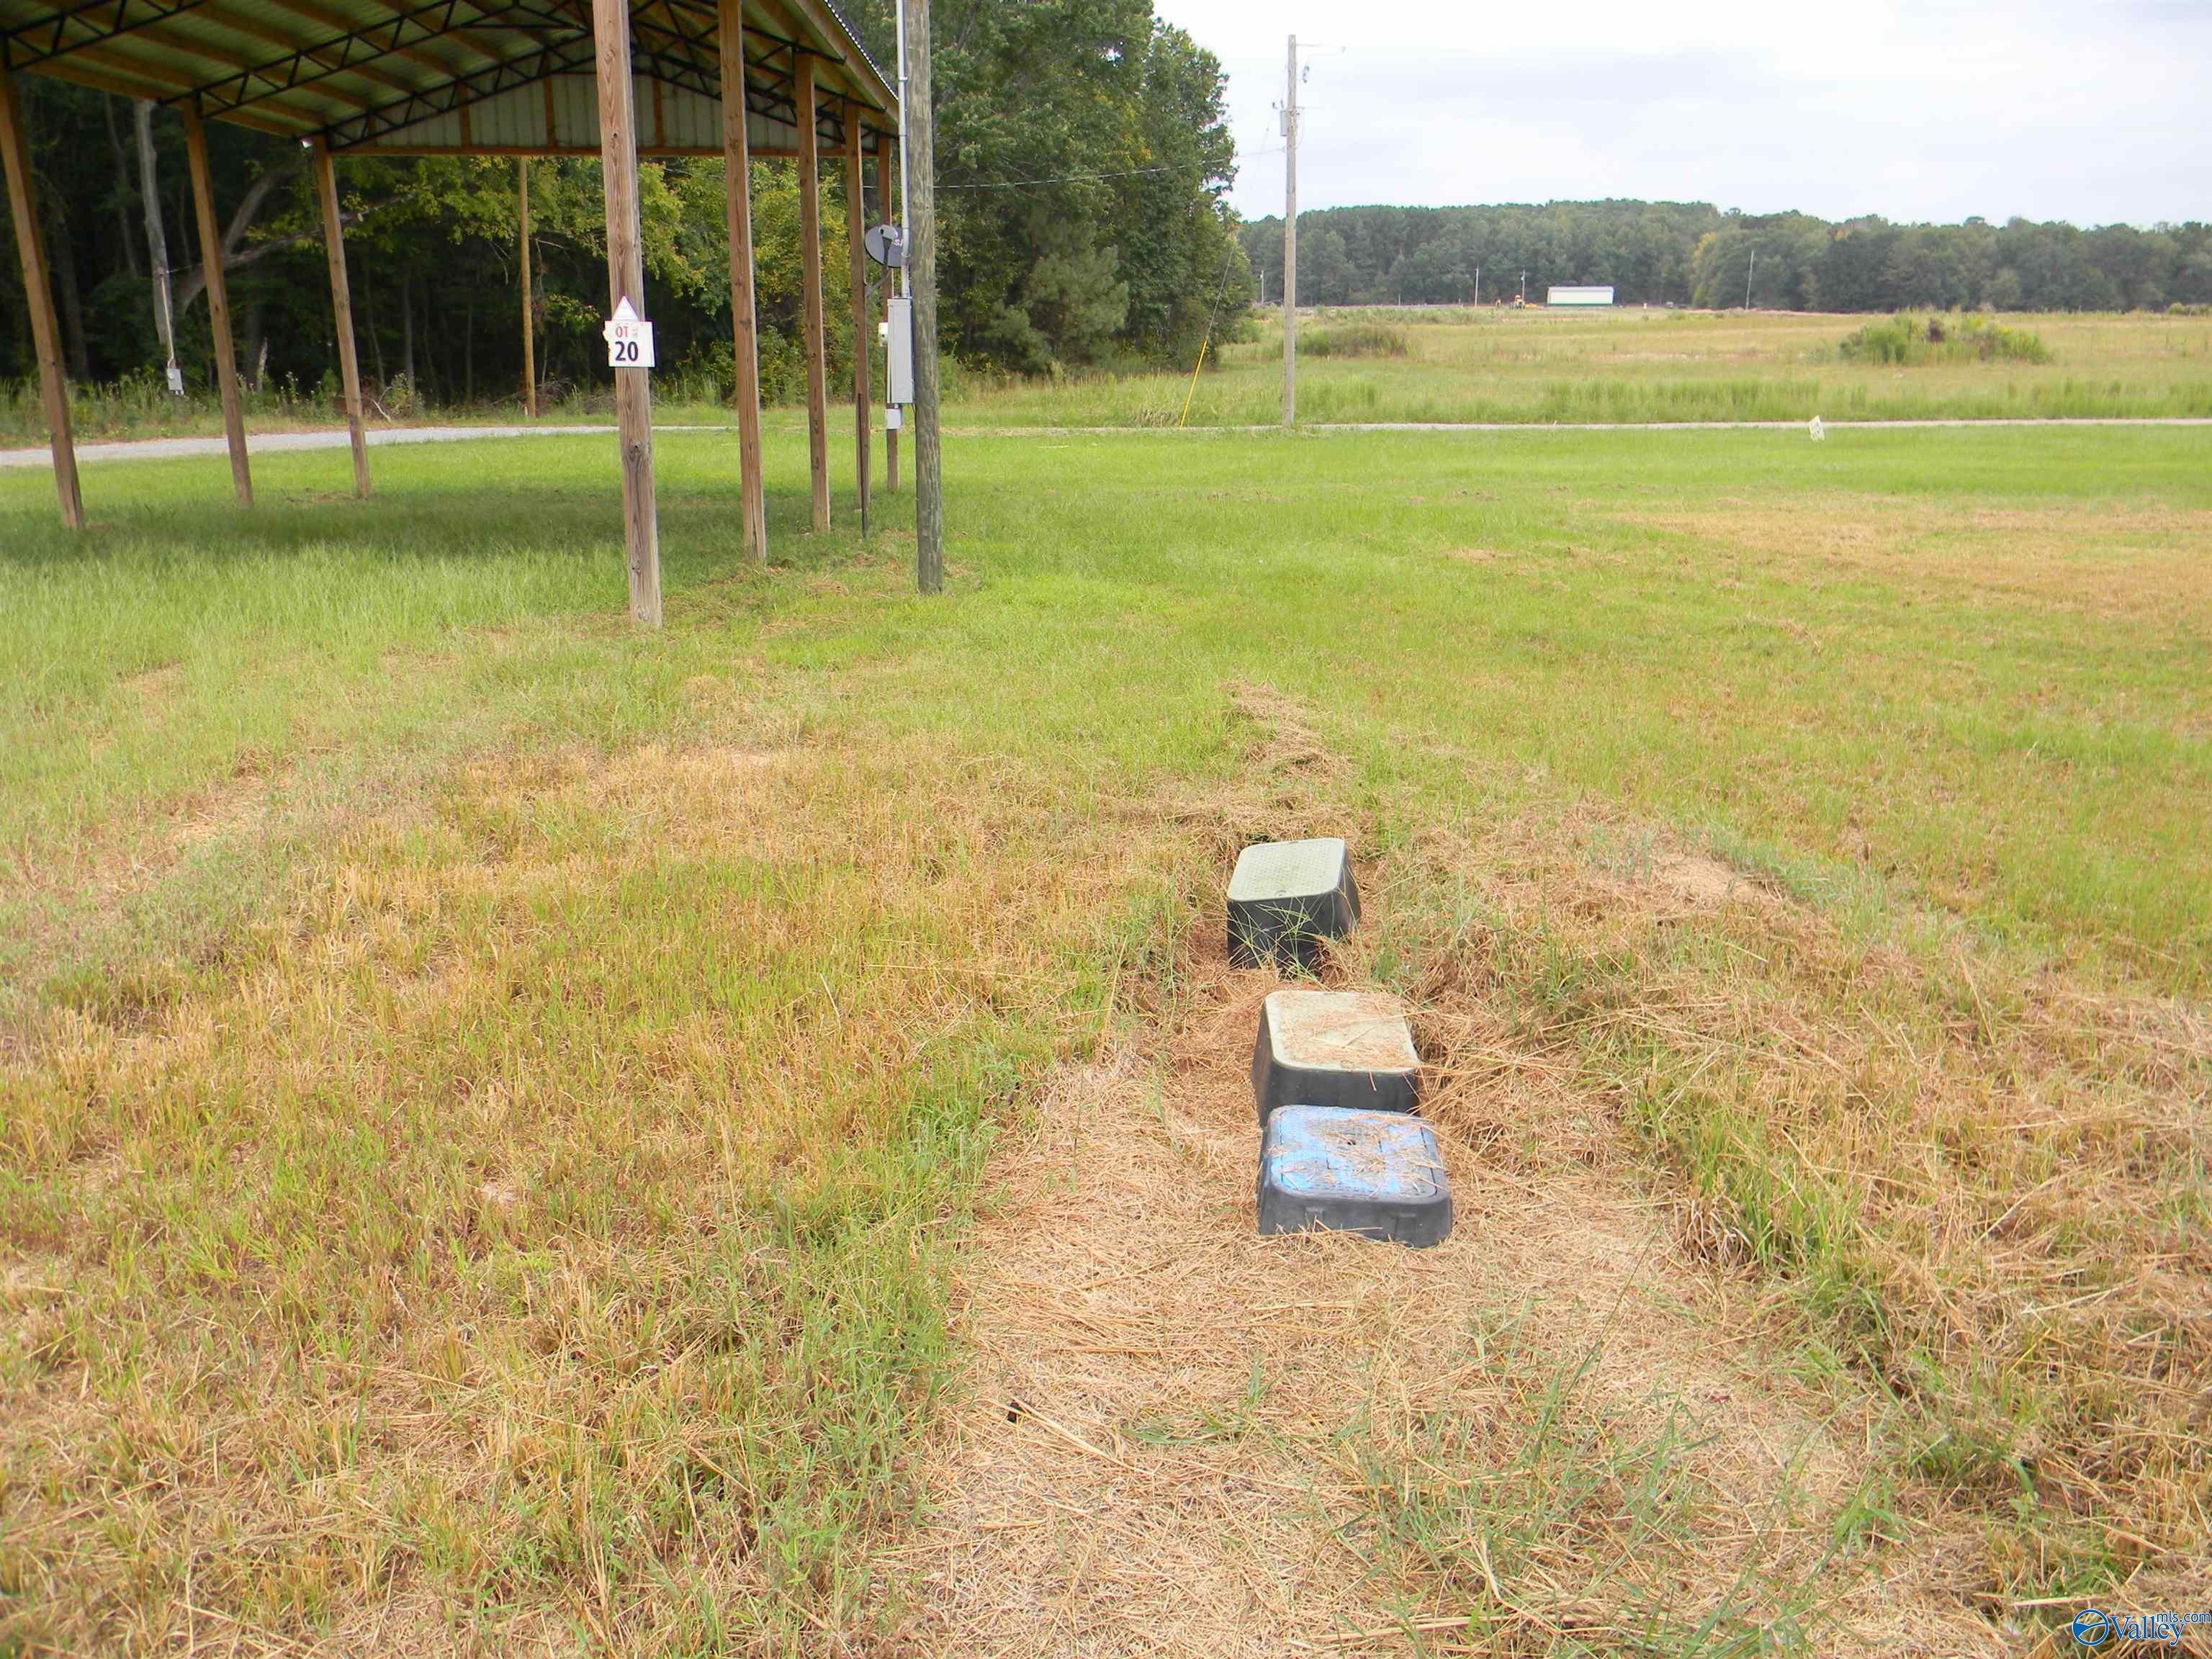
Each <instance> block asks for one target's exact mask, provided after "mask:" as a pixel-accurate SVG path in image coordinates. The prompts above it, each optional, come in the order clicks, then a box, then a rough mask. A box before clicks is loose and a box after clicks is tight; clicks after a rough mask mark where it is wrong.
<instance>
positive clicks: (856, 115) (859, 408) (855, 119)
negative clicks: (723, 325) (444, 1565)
mask: <svg viewBox="0 0 2212 1659" xmlns="http://www.w3.org/2000/svg"><path fill="white" fill-rule="evenodd" d="M863 167H864V163H863V162H862V161H861V159H860V111H859V110H858V109H857V108H855V107H854V106H851V105H848V106H846V109H845V247H846V257H845V263H846V264H848V266H849V267H851V270H852V284H853V445H854V448H853V493H854V497H855V498H856V499H857V500H858V501H860V522H861V523H862V524H863V525H865V524H866V523H867V521H868V404H869V401H870V396H869V394H870V385H869V382H870V379H871V376H870V373H869V371H870V369H871V368H872V364H871V363H870V362H869V355H870V353H871V351H872V349H873V348H874V345H875V342H874V341H873V340H872V339H870V338H869V336H870V335H871V334H872V333H873V332H874V330H872V329H871V328H870V327H869V326H868V250H867V249H866V246H863V245H862V241H861V239H862V238H863V237H864V236H866V234H867V230H868V214H867V207H868V194H867V189H866V184H865V182H864V181H863V179H862V178H861V173H862V170H863Z"/></svg>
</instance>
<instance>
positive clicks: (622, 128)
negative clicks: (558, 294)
mask: <svg viewBox="0 0 2212 1659" xmlns="http://www.w3.org/2000/svg"><path fill="white" fill-rule="evenodd" d="M592 33H593V36H594V37H595V39H596V40H597V43H598V47H599V61H598V71H599V173H600V178H601V179H602V181H603V182H604V184H605V187H606V197H607V292H608V301H609V304H610V306H611V307H612V308H614V309H620V307H621V305H622V302H623V301H624V300H628V301H629V302H630V304H631V305H633V306H635V307H636V308H637V311H638V314H639V315H641V316H646V315H649V314H650V313H647V310H646V308H645V249H644V244H643V237H642V234H641V232H640V229H639V226H638V204H637V110H636V106H635V105H636V98H635V88H634V86H633V84H632V82H631V80H630V64H629V0H592ZM651 374H652V371H651V370H650V369H647V368H618V369H617V370H615V425H616V427H617V429H618V433H619V436H618V438H617V441H618V442H619V443H620V445H621V447H622V493H623V548H624V550H625V551H626V553H627V554H628V556H629V614H630V617H631V618H632V620H634V621H635V622H638V623H642V624H644V625H645V626H646V627H647V628H658V627H659V626H660V519H659V512H658V510H657V508H656V507H655V505H654V501H653V386H652V380H651V378H650V377H651Z"/></svg>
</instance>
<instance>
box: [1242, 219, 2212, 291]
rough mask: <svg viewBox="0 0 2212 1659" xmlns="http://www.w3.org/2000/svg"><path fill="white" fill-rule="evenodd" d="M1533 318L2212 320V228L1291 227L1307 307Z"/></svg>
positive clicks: (1278, 233) (1821, 223) (1275, 244)
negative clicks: (1898, 314) (2205, 312)
mask: <svg viewBox="0 0 2212 1659" xmlns="http://www.w3.org/2000/svg"><path fill="white" fill-rule="evenodd" d="M1243 238H1244V250H1245V254H1246V257H1247V258H1248V259H1249V263H1250V264H1251V267H1252V270H1253V274H1254V277H1255V281H1256V282H1257V283H1259V284H1260V285H1261V291H1262V292H1263V293H1264V294H1265V295H1267V297H1269V298H1270V299H1279V297H1280V295H1281V294H1282V288H1283V225H1282V221H1281V220H1280V219H1279V218H1268V219H1261V220H1258V221H1255V222H1251V223H1249V224H1247V225H1245V226H1244V227H1243ZM1524 276H1525V281H1526V283H1527V289H1526V291H1527V294H1528V298H1529V299H1530V300H1531V301H1541V299H1542V298H1543V295H1544V290H1545V289H1547V288H1548V287H1550V286H1551V285H1552V284H1553V283H1610V284H1612V285H1613V288H1614V289H1615V291H1616V293H1615V297H1616V298H1617V299H1618V300H1619V301H1620V302H1621V303H1623V304H1628V305H1635V304H1647V303H1648V304H1651V305H1694V306H1712V307H1727V306H1741V305H1745V304H1747V303H1748V304H1750V305H1753V306H1757V307H1767V308H1770V309H1782V310H1796V311H1866V312H1887V311H1899V310H1904V309H1906V308H1928V307H1933V308H1940V309H1957V308H1975V307H1982V306H1984V305H1986V306H1990V307H1994V308H1996V309H1997V310H2000V311H2125V310H2138V309H2162V308H2164V307H2167V306H2169V305H2206V304H2212V225H2207V224H2204V223H2201V222H2193V221H2192V222H2190V223H2187V224H2179V225H2160V226H2157V227H2156V228H2153V229H2150V230H2139V229H2136V228H2135V227H2133V226H2131V225H2105V226H2100V227H2097V228H2092V229H2087V230H2084V229H2081V228H2077V227H2075V226H2073V225H2069V224H2063V223H2055V222H2051V223H2043V222H2031V221H2029V220H2027V219H2012V220H2008V221H2007V222H2005V223H2003V224H2002V225H1992V224H1990V223H1989V222H1986V221H1984V220H1981V219H1969V220H1967V221H1966V222H1965V223H1964V224H1957V225H1923V224H1893V223H1892V222H1889V221H1888V220H1887V219H1882V218H1878V217H1873V216H1869V217H1865V218H1858V219H1848V220H1844V221H1843V222H1831V221H1829V220H1826V219H1820V218H1816V217H1814V216H1813V215H1811V214H1805V213H1773V214H1746V213H1740V212H1736V211H1733V210H1731V211H1729V212H1726V213H1723V212H1722V211H1721V210H1719V209H1718V208H1716V207H1714V206H1713V205H1712V204H1710V203H1705V202H1636V201H1603V202H1550V203H1546V204H1542V205H1511V206H1498V207H1455V208H1395V207H1351V208H1329V209H1324V210H1320V211H1318V212H1312V213H1303V214H1301V215H1299V216H1298V299H1299V301H1300V303H1302V304H1312V305H1368V304H1383V303H1388V304H1405V305H1439V304H1466V303H1468V302H1469V301H1474V299H1475V298H1476V297H1477V294H1476V283H1477V281H1478V278H1479V280H1480V285H1481V291H1480V298H1481V299H1482V300H1484V301H1493V300H1510V299H1512V298H1515V297H1516V296H1518V295H1520V294H1521V293H1522V283H1523V281H1524Z"/></svg>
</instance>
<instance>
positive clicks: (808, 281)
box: [798, 52, 829, 530]
mask: <svg viewBox="0 0 2212 1659" xmlns="http://www.w3.org/2000/svg"><path fill="white" fill-rule="evenodd" d="M798 102H799V276H800V279H801V280H800V284H799V286H800V289H801V290H802V298H803V301H804V305H803V307H802V308H803V310H804V313H805V352H806V464H807V470H808V471H809V472H810V473H811V475H812V478H813V483H814V527H815V528H816V529H817V530H827V529H828V528H829V368H828V366H827V364H826V363H825V362H823V348H822V333H823V318H822V158H821V155H820V151H821V148H822V145H821V140H820V137H819V135H818V134H817V132H816V131H815V113H814V59H813V58H811V57H810V56H808V55H807V54H806V53H805V52H801V53H799V99H798Z"/></svg>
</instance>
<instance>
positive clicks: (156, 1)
mask: <svg viewBox="0 0 2212 1659" xmlns="http://www.w3.org/2000/svg"><path fill="white" fill-rule="evenodd" d="M744 25H745V28H744V36H745V70H746V73H745V106H746V115H747V119H746V129H747V137H748V139H749V141H750V144H751V146H752V151H753V153H754V154H755V155H790V154H793V153H794V152H795V150H796V149H797V147H798V138H799V135H798V128H797V125H796V117H795V113H794V110H795V99H796V73H797V64H798V61H799V54H801V53H805V54H807V55H809V56H811V57H812V58H814V59H815V60H816V67H815V77H816V82H817V86H818V88H820V93H819V98H820V102H819V106H818V116H817V128H818V131H819V133H820V135H821V137H822V141H823V146H824V148H825V149H828V148H842V145H843V143H844V135H845V125H846V123H847V121H848V118H859V119H860V123H861V125H862V126H863V128H864V129H865V130H867V131H872V132H875V133H878V134H880V133H881V132H883V131H888V130H890V129H891V128H893V127H895V126H896V119H897V109H898V99H897V94H896V92H895V91H894V90H893V89H892V88H891V87H890V85H889V84H888V83H887V82H885V80H884V76H883V75H882V73H881V72H880V71H879V70H878V69H877V68H876V66H875V64H874V63H873V62H872V61H871V60H870V58H869V57H868V54H867V52H866V49H865V48H863V47H862V46H861V45H860V41H859V40H858V38H857V37H855V35H854V33H853V30H852V27H851V26H850V25H849V24H848V23H847V22H846V21H845V19H844V18H843V16H842V15H841V14H840V13H839V12H838V11H837V9H836V6H835V5H834V4H831V3H829V0H744ZM716 27H717V17H716V7H715V4H714V0H632V3H631V6H630V33H631V52H632V66H633V70H634V71H635V76H636V106H637V122H638V149H639V150H640V151H641V153H645V154H661V155H686V154H697V155H720V153H721V149H722V144H721V70H720V55H719V49H718V47H717V45H716ZM0 70H15V71H18V72H22V71H27V72H29V73H32V74H37V75H51V76H58V77H59V78H62V79H64V80H69V81H75V82H79V83H81V84H82V85H85V86H89V87H94V88H99V89H100V90H101V91H104V92H112V93H116V94H120V95H122V96H125V97H131V98H143V99H148V100H152V101H154V102H156V103H163V104H172V105H177V106H183V107H187V108H193V109H197V111H198V112H199V114H200V115H201V116H202V117H203V118H204V119H207V120H211V121H228V122H231V123H234V124H235V125H239V126H245V127H251V128H253V129H254V130H256V131H261V132H266V133H270V134H273V135H276V136H277V137H286V138H298V139H302V140H304V139H308V138H313V137H320V138H322V139H324V140H325V142H326V143H328V144H329V146H330V148H331V149H332V150H333V151H336V152H344V151H349V150H350V151H356V152H366V153H374V154H384V155H392V154H405V155H424V154H434V155H435V154H453V155H502V154H511V155H561V154H575V155H597V154H598V153H599V116H598V104H597V90H596V82H595V80H594V56H593V44H592V9H591V3H590V0H428V3H423V0H0ZM871 116H872V117H873V119H871V118H870V117H871ZM874 147H875V146H874V144H873V143H869V142H867V141H866V140H864V148H869V149H873V148H874Z"/></svg>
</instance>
